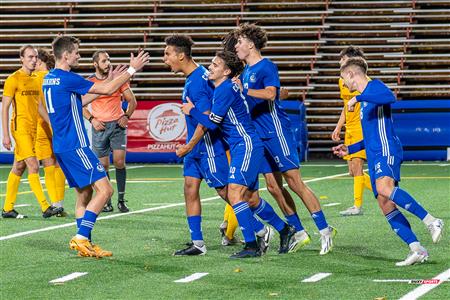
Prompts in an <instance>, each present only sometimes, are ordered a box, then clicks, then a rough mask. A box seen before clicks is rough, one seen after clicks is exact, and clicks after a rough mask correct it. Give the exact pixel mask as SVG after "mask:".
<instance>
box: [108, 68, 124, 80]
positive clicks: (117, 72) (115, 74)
mask: <svg viewBox="0 0 450 300" xmlns="http://www.w3.org/2000/svg"><path fill="white" fill-rule="evenodd" d="M127 68H128V66H127V65H122V64H120V65H118V66H116V67H115V68H114V69H113V68H112V67H111V68H110V69H109V74H108V79H110V80H113V79H115V78H117V77H119V76H120V75H122V74H123V73H125V72H126V71H127Z"/></svg>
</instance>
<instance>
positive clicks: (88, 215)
mask: <svg viewBox="0 0 450 300" xmlns="http://www.w3.org/2000/svg"><path fill="white" fill-rule="evenodd" d="M80 219H81V218H79V219H77V225H78V222H79V220H80ZM96 220H97V214H96V213H94V212H93V211H90V210H86V211H85V212H84V216H83V219H81V222H80V224H79V227H78V232H77V234H79V235H81V236H84V237H85V238H87V239H89V240H90V239H91V231H92V228H94V224H95V221H96Z"/></svg>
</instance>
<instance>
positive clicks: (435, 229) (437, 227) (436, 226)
mask: <svg viewBox="0 0 450 300" xmlns="http://www.w3.org/2000/svg"><path fill="white" fill-rule="evenodd" d="M428 231H429V232H430V234H431V239H432V240H433V243H435V244H436V243H438V242H439V241H440V240H441V237H442V232H443V231H444V221H442V220H441V219H436V220H434V222H433V223H431V224H430V225H428Z"/></svg>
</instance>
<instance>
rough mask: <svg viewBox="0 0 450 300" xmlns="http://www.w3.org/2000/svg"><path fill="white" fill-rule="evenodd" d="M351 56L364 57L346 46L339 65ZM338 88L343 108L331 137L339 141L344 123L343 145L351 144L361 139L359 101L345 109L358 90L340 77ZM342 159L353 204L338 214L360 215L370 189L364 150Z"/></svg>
mask: <svg viewBox="0 0 450 300" xmlns="http://www.w3.org/2000/svg"><path fill="white" fill-rule="evenodd" d="M352 57H361V58H364V52H363V51H362V50H361V49H360V48H358V47H354V46H349V47H347V48H346V49H344V50H342V51H341V53H340V61H339V63H340V65H341V66H342V65H343V64H344V63H345V62H346V61H347V60H348V59H349V58H352ZM369 80H370V79H369ZM339 90H340V92H341V98H342V100H343V101H344V108H343V109H342V112H341V116H340V118H339V121H338V123H337V125H336V128H335V129H334V131H333V134H332V136H331V138H332V139H333V141H340V139H341V138H340V133H341V129H342V127H343V126H344V125H345V140H344V143H345V145H351V144H353V143H356V142H358V141H360V140H362V139H363V136H362V127H361V120H360V118H359V112H360V105H359V103H358V104H356V105H355V109H354V111H353V112H350V111H348V109H347V102H348V101H349V100H350V99H352V98H353V97H354V96H356V95H359V92H357V91H355V92H350V90H349V89H348V88H347V87H346V86H345V85H344V81H343V80H342V78H339ZM344 159H345V160H347V162H348V171H349V173H350V176H352V177H353V197H354V204H353V206H352V207H350V208H348V209H346V210H344V211H341V212H340V214H341V215H342V216H357V215H362V213H363V212H362V202H363V192H364V187H366V188H367V189H369V190H372V187H371V183H370V177H369V175H367V174H366V173H364V171H363V167H364V161H365V160H366V152H365V151H364V150H361V151H359V152H357V153H354V154H351V155H347V156H345V157H344Z"/></svg>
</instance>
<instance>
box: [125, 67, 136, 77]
mask: <svg viewBox="0 0 450 300" xmlns="http://www.w3.org/2000/svg"><path fill="white" fill-rule="evenodd" d="M127 72H128V74H130V76H133V75H134V73H136V69H135V68H133V67H132V66H130V67H128V69H127Z"/></svg>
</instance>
